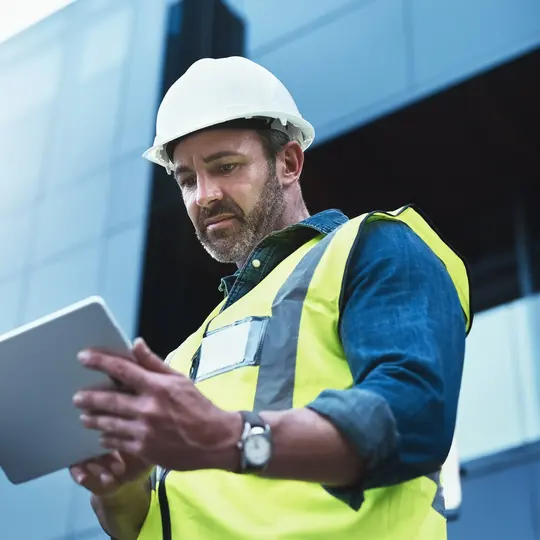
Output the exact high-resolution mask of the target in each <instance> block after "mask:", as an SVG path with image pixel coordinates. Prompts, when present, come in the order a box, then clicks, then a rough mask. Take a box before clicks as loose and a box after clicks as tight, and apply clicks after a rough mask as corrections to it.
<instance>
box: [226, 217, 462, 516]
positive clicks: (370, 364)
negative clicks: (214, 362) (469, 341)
mask: <svg viewBox="0 0 540 540" xmlns="http://www.w3.org/2000/svg"><path fill="white" fill-rule="evenodd" d="M347 219H348V218H347V217H346V216H345V215H344V214H342V213H341V212H340V211H338V210H326V211H324V212H321V213H319V214H316V215H313V216H310V217H309V218H307V219H306V220H304V221H302V222H300V223H297V224H295V225H292V226H290V227H288V228H286V229H283V230H281V231H278V232H276V233H273V234H271V235H269V236H268V237H267V238H265V239H264V240H263V241H262V242H261V243H260V244H259V245H258V246H257V248H256V249H255V250H254V251H253V252H252V254H251V255H250V257H249V259H248V260H247V261H246V263H245V265H244V266H243V268H242V269H241V270H239V271H238V272H236V273H235V274H234V275H232V276H228V277H226V278H223V280H222V281H221V285H220V290H222V291H223V292H224V294H225V296H226V297H227V301H226V305H225V307H227V306H229V305H231V304H232V303H234V302H236V301H237V300H238V299H239V298H241V297H242V296H243V295H245V294H246V293H247V292H249V291H250V290H251V289H252V288H253V287H255V286H256V285H257V283H259V282H260V281H261V280H262V279H263V278H264V277H265V276H267V275H268V274H269V273H270V272H271V271H272V270H273V269H274V268H275V267H276V266H277V265H278V264H279V263H280V262H281V261H282V260H283V259H285V258H286V257H287V256H289V255H290V254H291V253H292V252H293V251H295V250H296V249H297V248H298V247H299V246H301V245H302V244H304V243H305V242H306V241H308V240H309V239H310V238H313V237H314V236H316V235H317V234H319V233H324V234H328V233H329V232H331V231H332V230H334V229H335V228H336V227H338V226H339V225H341V224H343V223H344V222H346V221H347ZM254 260H258V261H259V262H260V264H257V263H255V265H254V264H253V261H254ZM344 279H345V281H344V287H343V293H342V298H341V306H340V324H339V332H340V339H341V342H342V344H343V349H344V351H345V356H346V359H347V362H348V364H349V366H350V369H351V373H352V376H353V379H354V385H353V386H352V387H351V388H348V389H345V390H324V391H323V392H321V394H320V395H319V396H318V397H317V398H316V399H315V400H314V401H312V402H311V403H310V404H308V405H307V407H308V408H310V409H312V410H314V411H316V412H317V413H319V414H321V415H322V416H324V417H325V418H326V419H327V420H329V421H330V422H331V423H332V424H333V425H334V426H335V427H336V428H337V429H338V430H339V431H340V432H341V433H342V434H343V436H344V437H346V438H347V440H348V441H349V442H350V444H351V445H352V447H353V448H354V449H355V450H356V451H357V453H358V455H359V456H360V457H361V458H362V460H363V461H364V463H366V471H365V474H363V475H362V478H361V480H360V481H359V482H358V484H357V485H352V486H347V487H343V488H340V487H326V489H327V490H328V491H329V492H330V493H332V494H333V495H334V496H336V497H338V498H339V499H341V500H343V501H344V502H345V503H347V504H349V505H350V506H351V507H352V508H354V509H355V510H357V509H359V508H360V506H361V504H362V502H363V500H364V490H366V489H370V488H376V487H382V486H390V485H395V484H398V483H401V482H404V481H407V480H411V479H413V478H416V477H418V476H422V475H426V474H430V473H433V472H435V471H437V470H438V469H439V468H440V466H441V465H442V463H443V462H444V461H445V459H446V456H447V455H448V452H449V450H450V446H451V443H452V438H453V433H454V428H455V421H456V414H457V403H458V396H459V388H460V385H461V375H462V368H463V359H464V354H465V317H464V314H463V310H462V307H461V304H460V302H459V298H458V296H457V293H456V290H455V288H454V285H453V283H452V281H451V279H450V276H449V275H448V273H447V271H446V269H445V267H444V265H443V264H442V263H441V261H440V260H439V259H438V258H437V257H436V256H435V254H434V253H433V252H432V251H431V250H430V249H429V247H428V246H427V245H426V244H425V243H424V242H423V241H422V240H421V239H420V238H419V237H418V236H417V235H416V234H415V233H414V232H413V231H412V230H411V229H410V228H409V227H408V226H407V225H405V224H403V223H400V222H393V221H374V222H371V223H368V224H366V226H364V228H363V231H362V233H361V234H360V235H359V236H358V238H357V241H356V242H355V245H354V247H353V249H352V251H351V255H350V257H349V261H348V264H347V268H346V271H345V276H344Z"/></svg>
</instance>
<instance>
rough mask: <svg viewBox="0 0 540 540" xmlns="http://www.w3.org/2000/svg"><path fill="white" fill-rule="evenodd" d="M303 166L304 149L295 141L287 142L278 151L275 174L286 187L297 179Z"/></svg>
mask: <svg viewBox="0 0 540 540" xmlns="http://www.w3.org/2000/svg"><path fill="white" fill-rule="evenodd" d="M303 167H304V151H303V150H302V147H301V146H300V145H299V144H298V143H297V142H296V141H291V142H288V143H287V144H286V145H285V146H284V147H283V148H282V149H281V150H280V151H279V153H278V155H277V159H276V174H277V175H278V179H279V180H280V182H281V184H282V185H283V187H288V186H290V185H292V184H294V183H295V182H297V181H298V179H299V178H300V175H301V174H302V169H303Z"/></svg>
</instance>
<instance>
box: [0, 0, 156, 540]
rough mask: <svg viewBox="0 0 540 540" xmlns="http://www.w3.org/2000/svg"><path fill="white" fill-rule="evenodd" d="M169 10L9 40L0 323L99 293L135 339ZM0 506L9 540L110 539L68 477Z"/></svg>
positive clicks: (72, 13)
mask: <svg viewBox="0 0 540 540" xmlns="http://www.w3.org/2000/svg"><path fill="white" fill-rule="evenodd" d="M164 7H165V2H164V1H157V0H152V1H148V0H115V1H114V2H110V1H108V0H91V1H90V0H86V1H82V0H81V1H78V2H75V3H73V4H72V5H70V6H69V7H67V8H66V9H64V10H62V11H60V12H58V13H57V14H55V15H53V16H52V17H50V18H48V19H46V20H44V21H43V22H41V23H39V24H38V25H37V26H35V27H33V28H30V29H29V30H28V31H25V32H23V33H22V34H20V35H18V36H16V37H14V38H13V39H11V40H9V41H8V42H6V43H4V44H2V46H0V299H1V305H2V308H1V309H0V332H3V331H6V330H9V329H11V328H13V327H15V326H17V325H19V324H22V323H25V322H28V321H30V320H32V319H35V318H36V317H39V316H40V315H43V314H46V313H48V312H50V311H52V310H55V309H57V308H60V307H63V306H65V305H67V304H69V303H71V302H74V301H77V300H80V299H82V298H84V297H86V296H88V295H90V294H100V295H102V296H103V297H104V298H105V299H106V301H107V302H108V303H109V304H110V306H111V308H112V310H113V311H114V313H115V315H116V316H117V317H118V319H119V321H120V323H121V324H122V326H123V328H124V329H125V331H126V332H127V333H128V334H129V335H130V336H133V334H134V332H135V330H136V322H137V315H138V313H137V307H138V296H139V280H140V273H141V263H142V257H143V254H144V239H145V229H146V212H147V206H148V195H149V185H150V183H149V182H150V174H149V173H150V167H149V165H148V163H147V162H146V161H144V160H143V159H141V157H140V156H141V153H142V152H143V151H144V150H145V149H146V147H147V146H148V145H149V143H150V142H151V141H152V138H153V135H154V133H153V122H154V112H155V108H156V104H157V100H158V91H159V86H160V80H161V66H162V57H163V51H162V49H163V45H164V25H165V22H166V21H165V9H164ZM59 444H69V441H59ZM0 501H2V504H0V522H1V523H2V527H1V529H2V532H1V533H0V536H1V537H2V538H5V539H10V540H11V539H13V540H14V539H19V538H20V539H23V538H24V539H25V540H52V539H60V538H73V536H72V535H73V534H75V533H81V534H82V531H85V532H86V534H85V535H84V538H86V539H87V540H93V539H94V538H96V539H97V538H105V536H104V535H103V534H102V533H101V532H100V530H99V528H98V526H97V522H96V519H95V517H94V516H93V514H92V513H91V511H90V506H89V497H88V493H87V492H86V491H84V490H82V489H81V488H78V487H77V486H76V485H75V484H74V483H73V482H72V481H71V479H70V478H68V474H67V472H60V473H58V474H53V475H50V476H48V477H46V478H43V479H40V480H37V481H34V482H31V483H29V484H25V485H22V486H17V487H14V486H12V485H11V484H10V483H9V482H8V481H7V480H6V479H5V477H4V476H3V474H1V473H0ZM81 537H82V536H81Z"/></svg>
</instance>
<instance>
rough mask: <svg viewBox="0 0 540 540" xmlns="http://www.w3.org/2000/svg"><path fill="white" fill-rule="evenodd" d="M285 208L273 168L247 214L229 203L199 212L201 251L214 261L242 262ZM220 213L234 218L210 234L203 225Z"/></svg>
mask: <svg viewBox="0 0 540 540" xmlns="http://www.w3.org/2000/svg"><path fill="white" fill-rule="evenodd" d="M284 208H285V200H284V195H283V188H282V186H281V184H280V183H279V181H278V179H277V176H276V173H275V170H274V168H273V167H272V168H271V169H270V172H269V174H268V178H267V179H266V181H265V183H264V186H263V189H262V191H261V194H260V195H259V198H258V200H257V202H256V204H255V206H254V208H253V210H251V212H249V214H247V215H246V214H244V212H243V211H242V209H241V208H240V207H239V206H238V205H237V204H236V203H234V202H233V201H231V200H226V199H224V200H221V201H218V202H216V203H215V204H214V205H213V206H212V207H211V208H203V209H201V212H200V214H199V220H198V223H197V226H196V227H195V233H196V235H197V238H198V239H199V241H200V243H201V244H202V246H203V247H204V249H205V250H206V251H207V252H208V253H209V254H210V256H211V257H213V258H214V259H215V260H216V261H218V262H221V263H238V262H240V261H245V260H246V259H247V258H248V257H249V255H250V253H251V252H252V251H253V249H254V248H255V246H257V244H258V243H259V242H260V241H261V240H262V239H263V238H265V237H266V236H268V235H269V234H270V233H271V232H273V231H275V230H276V228H277V224H278V222H279V220H280V218H281V216H282V215H283V211H284ZM222 214H233V215H234V216H235V219H234V220H233V222H232V223H231V225H230V226H229V227H227V228H225V229H218V230H215V231H214V230H210V231H209V230H208V229H207V228H206V226H205V225H204V222H205V221H206V220H207V219H210V218H212V217H216V216H219V215H222Z"/></svg>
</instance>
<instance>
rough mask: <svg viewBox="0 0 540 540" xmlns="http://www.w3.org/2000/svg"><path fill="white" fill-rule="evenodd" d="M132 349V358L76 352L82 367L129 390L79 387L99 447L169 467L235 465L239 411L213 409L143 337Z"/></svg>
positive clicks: (79, 404)
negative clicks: (97, 436) (109, 378)
mask: <svg viewBox="0 0 540 540" xmlns="http://www.w3.org/2000/svg"><path fill="white" fill-rule="evenodd" d="M133 353H134V357H135V361H133V360H128V359H125V358H120V357H116V356H111V355H108V354H103V353H100V352H96V351H83V352H82V353H81V354H80V355H79V359H80V361H81V362H82V363H83V364H84V365H85V366H86V367H88V368H90V369H95V370H98V371H102V372H104V373H106V374H107V375H109V376H110V377H112V378H114V379H115V380H117V381H119V382H120V383H122V385H123V386H124V387H125V388H127V389H129V391H130V393H126V392H121V391H114V390H113V391H103V390H84V391H81V392H78V393H77V394H76V395H75V396H74V403H75V405H76V406H77V407H79V408H80V409H82V410H83V414H82V415H81V421H82V422H83V424H84V425H85V426H86V427H87V428H89V429H96V430H99V431H101V432H102V436H101V443H102V445H103V447H104V448H107V449H110V450H114V451H118V452H121V453H122V454H120V456H122V455H124V453H125V455H129V456H133V457H134V458H136V459H138V460H140V461H141V462H143V463H146V464H156V465H160V466H161V467H164V468H167V469H172V470H196V469H209V468H221V469H227V470H234V469H236V467H237V461H238V460H239V453H238V450H237V449H236V443H237V441H238V440H239V439H240V435H241V431H242V421H241V418H240V414H239V413H232V412H226V411H223V410H221V409H219V408H218V407H216V406H215V405H214V404H213V403H212V402H211V401H210V400H208V399H207V398H206V397H204V396H203V394H201V392H199V390H197V388H196V387H195V385H194V384H193V383H192V382H191V380H190V379H188V378H187V377H185V376H184V375H182V374H180V373H178V372H176V371H174V370H173V369H171V368H170V367H169V366H167V365H166V364H165V363H164V362H163V361H162V360H161V359H160V358H159V357H157V356H156V355H155V354H154V353H153V352H152V351H150V349H149V348H148V346H147V345H146V344H145V343H144V341H143V340H142V339H139V340H137V341H136V343H135V346H134V348H133ZM101 465H102V464H101ZM100 474H101V472H100Z"/></svg>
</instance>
